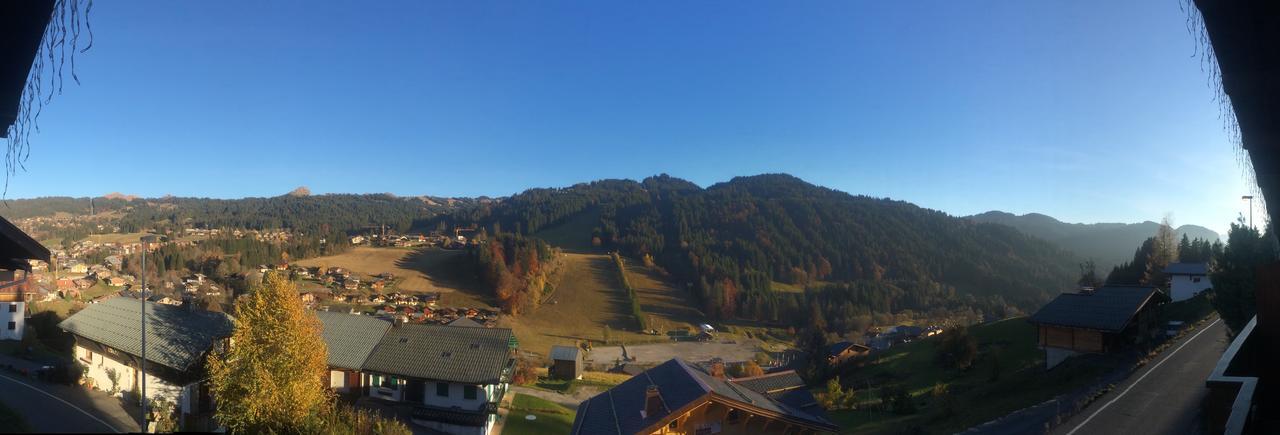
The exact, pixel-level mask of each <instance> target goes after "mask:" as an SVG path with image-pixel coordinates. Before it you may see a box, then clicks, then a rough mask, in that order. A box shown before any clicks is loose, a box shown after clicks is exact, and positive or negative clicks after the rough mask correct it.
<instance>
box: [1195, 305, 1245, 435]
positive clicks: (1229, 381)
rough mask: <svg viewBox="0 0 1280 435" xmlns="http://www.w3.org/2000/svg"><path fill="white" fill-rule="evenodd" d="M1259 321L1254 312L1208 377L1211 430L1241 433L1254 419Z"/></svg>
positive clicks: (1232, 434)
mask: <svg viewBox="0 0 1280 435" xmlns="http://www.w3.org/2000/svg"><path fill="white" fill-rule="evenodd" d="M1257 325H1258V317H1257V316H1254V318H1253V319H1252V320H1249V324H1248V325H1245V327H1244V329H1243V330H1241V331H1240V334H1239V335H1236V338H1235V340H1232V341H1231V346H1229V347H1227V351H1226V352H1223V353H1222V358H1220V359H1218V364H1217V365H1216V366H1214V368H1213V373H1211V374H1210V375H1209V378H1208V379H1206V380H1205V382H1204V384H1205V387H1208V388H1209V397H1208V398H1206V400H1205V418H1207V419H1208V426H1209V431H1210V433H1212V434H1215V435H1216V434H1224V435H1240V434H1245V433H1248V431H1249V429H1250V426H1251V423H1252V421H1253V398H1254V397H1253V396H1254V393H1255V391H1257V388H1258V377H1257V376H1250V375H1254V374H1256V369H1257V367H1254V359H1255V357H1256V355H1257V352H1258V351H1259V350H1258V349H1257V344H1255V343H1256V340H1255V339H1254V335H1253V331H1254V328H1255V327H1257Z"/></svg>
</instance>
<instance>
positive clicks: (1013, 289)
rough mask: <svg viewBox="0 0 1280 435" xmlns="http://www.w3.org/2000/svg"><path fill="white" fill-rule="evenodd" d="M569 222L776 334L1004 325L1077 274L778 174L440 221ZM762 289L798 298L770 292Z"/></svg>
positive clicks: (1032, 242)
mask: <svg viewBox="0 0 1280 435" xmlns="http://www.w3.org/2000/svg"><path fill="white" fill-rule="evenodd" d="M583 213H590V214H591V215H592V216H596V215H598V216H599V218H598V219H593V220H592V221H594V225H593V226H591V227H590V228H588V227H585V226H584V227H583V228H580V229H577V231H578V232H579V234H581V237H583V238H589V239H590V240H591V242H590V243H591V245H594V246H597V247H599V248H600V249H607V250H615V249H616V250H620V251H621V252H623V253H624V254H627V255H631V256H635V257H642V256H644V255H645V254H649V255H652V257H653V258H654V260H655V262H656V263H657V264H658V265H659V266H661V267H662V268H664V269H665V270H666V271H667V272H668V273H670V274H671V275H672V276H673V277H674V279H675V280H676V281H678V282H680V283H682V284H684V285H687V286H690V287H691V288H693V289H694V290H695V294H697V295H699V299H701V301H700V302H701V303H702V305H703V310H704V312H705V313H707V314H708V315H711V316H717V317H722V318H727V317H741V318H749V319H754V320H763V321H784V319H796V318H807V317H809V316H811V315H812V314H813V313H814V312H815V311H816V312H818V313H819V314H818V315H822V316H827V317H831V318H833V320H836V319H838V321H840V322H853V321H854V320H851V319H861V320H858V322H863V321H867V322H869V321H873V320H875V318H874V317H873V316H884V315H887V314H889V313H901V312H903V311H904V310H913V311H915V312H933V313H934V314H937V315H939V316H947V315H953V316H954V315H969V316H982V315H985V316H990V317H994V316H1005V315H1010V314H1014V313H1016V312H1019V311H1021V312H1026V311H1030V310H1032V309H1034V308H1035V307H1037V306H1039V304H1040V303H1042V302H1043V301H1045V300H1047V299H1048V298H1049V297H1050V295H1053V294H1056V293H1058V292H1060V291H1062V290H1065V289H1068V288H1070V287H1071V286H1072V285H1073V282H1074V281H1075V278H1076V272H1077V262H1076V259H1075V258H1073V257H1072V256H1071V255H1070V254H1069V253H1067V252H1065V251H1063V250H1061V249H1059V248H1057V247H1055V246H1053V245H1051V244H1049V243H1047V242H1044V241H1042V240H1039V239H1036V238H1033V237H1030V236H1027V235H1025V234H1023V233H1021V232H1019V231H1017V230H1015V229H1013V228H1010V227H1008V226H1004V225H996V224H982V223H974V222H971V221H967V220H964V219H960V218H955V217H951V216H948V215H946V214H945V213H942V212H938V211H934V210H928V209H924V208H920V207H917V206H915V205H912V204H910V203H906V202H902V201H893V200H888V199H877V198H870V197H865V196H854V195H849V194H846V193H843V192H839V191H835V190H831V189H827V188H823V187H819V186H814V185H812V184H809V183H806V182H804V181H802V180H800V179H798V178H795V177H792V176H789V175H760V176H753V177H738V178H734V179H733V180H731V181H729V182H725V183H720V184H716V185H713V186H710V187H708V188H706V189H702V188H700V187H698V186H697V185H694V184H693V183H690V182H687V181H684V180H680V179H677V178H673V177H669V176H666V175H662V176H656V177H650V178H647V179H645V180H643V181H641V182H634V181H629V180H604V181H597V182H593V183H585V184H578V185H575V186H572V187H568V188H563V189H532V190H529V191H526V192H524V193H522V194H519V195H515V196H513V197H511V198H509V199H506V200H504V201H502V202H500V203H498V204H495V205H486V206H480V207H475V208H468V209H465V210H458V211H455V212H454V213H452V214H450V215H447V216H444V217H442V218H440V221H441V222H445V223H448V224H453V223H459V224H460V223H472V222H475V223H479V224H481V225H483V226H484V227H485V228H488V229H489V230H490V231H497V232H502V231H506V232H517V233H523V234H535V233H537V232H539V231H540V230H543V229H546V228H549V227H555V226H556V225H557V224H559V223H561V222H575V223H577V222H582V221H583V219H575V217H578V216H581V215H582V214H583ZM563 230H564V229H563V228H559V229H557V231H558V232H559V233H564V231H563ZM1128 249H1132V247H1129V248H1127V249H1126V250H1128ZM775 282H776V283H785V284H788V287H803V288H807V290H806V292H805V293H796V292H783V291H775V290H774V284H775ZM877 323H878V322H877ZM844 326H849V325H844ZM832 329H845V328H841V327H837V326H836V325H833V326H832Z"/></svg>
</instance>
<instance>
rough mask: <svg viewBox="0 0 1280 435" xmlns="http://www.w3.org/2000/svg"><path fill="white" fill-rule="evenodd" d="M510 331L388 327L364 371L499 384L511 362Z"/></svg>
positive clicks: (511, 336)
mask: <svg viewBox="0 0 1280 435" xmlns="http://www.w3.org/2000/svg"><path fill="white" fill-rule="evenodd" d="M513 342H514V341H513V335H512V334H511V330H510V329H506V328H459V327H454V326H445V325H422V324H404V325H398V326H393V327H391V328H390V329H387V333H386V335H384V336H383V337H382V341H380V342H379V343H378V346H377V347H375V348H374V349H373V352H372V353H370V354H369V358H368V359H367V360H365V362H364V370H369V371H374V372H379V373H386V374H391V375H399V376H407V377H413V378H421V379H435V380H441V381H449V382H457V383H464V384H477V385H478V384H492V383H497V382H498V381H499V380H500V379H501V378H502V375H503V372H504V370H506V368H507V366H508V362H510V361H511V358H512V354H511V343H513Z"/></svg>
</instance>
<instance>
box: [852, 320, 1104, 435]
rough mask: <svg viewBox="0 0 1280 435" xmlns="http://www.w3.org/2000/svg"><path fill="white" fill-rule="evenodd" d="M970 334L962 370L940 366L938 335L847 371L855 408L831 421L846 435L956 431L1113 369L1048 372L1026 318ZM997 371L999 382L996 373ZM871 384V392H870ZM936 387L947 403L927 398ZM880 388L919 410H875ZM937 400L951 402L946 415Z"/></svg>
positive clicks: (1095, 365)
mask: <svg viewBox="0 0 1280 435" xmlns="http://www.w3.org/2000/svg"><path fill="white" fill-rule="evenodd" d="M970 334H971V335H972V336H973V337H974V339H975V340H976V341H977V343H978V357H977V359H976V361H975V363H974V365H973V367H972V368H971V369H969V370H967V371H959V370H954V369H947V368H943V367H942V366H941V365H939V364H938V363H937V362H936V361H935V358H936V357H937V352H936V349H935V346H936V343H937V342H938V339H937V337H932V338H928V339H924V340H920V341H916V342H913V343H908V344H905V345H901V346H898V347H895V348H892V349H890V350H888V351H885V352H884V353H882V354H880V355H879V356H878V357H877V358H876V359H875V360H874V361H870V362H869V363H868V364H867V365H866V366H865V367H862V368H858V369H851V370H850V371H849V372H847V373H846V376H848V378H846V379H845V381H846V382H845V383H846V385H852V386H853V387H854V388H855V389H857V390H858V397H859V399H860V400H859V402H860V403H859V409H857V410H852V411H835V412H832V413H831V416H832V418H833V419H835V420H836V421H837V422H838V423H840V424H841V427H842V428H843V429H844V433H856V434H870V433H896V432H899V431H903V430H906V429H907V428H920V429H922V430H923V431H924V432H926V433H951V432H957V431H961V430H964V429H966V428H969V427H972V426H974V425H977V424H981V423H983V422H986V421H989V420H992V419H994V418H997V417H1000V416H1003V415H1006V414H1008V413H1010V412H1013V411H1016V410H1018V409H1021V408H1024V407H1027V406H1031V405H1034V404H1037V403H1040V402H1043V401H1045V400H1048V399H1050V398H1052V397H1054V396H1057V395H1059V394H1063V393H1067V392H1070V391H1072V390H1074V389H1076V388H1079V387H1082V386H1085V385H1088V384H1090V383H1092V382H1094V381H1095V380H1096V379H1097V378H1098V376H1100V375H1101V374H1103V373H1105V372H1106V371H1107V370H1109V369H1110V368H1112V367H1114V365H1111V364H1108V362H1107V361H1099V360H1096V359H1094V360H1089V361H1086V360H1084V359H1083V358H1075V359H1072V360H1068V361H1067V362H1065V363H1063V364H1061V365H1059V366H1058V367H1055V368H1054V369H1053V370H1049V371H1045V370H1044V368H1043V365H1044V355H1043V353H1042V352H1041V351H1040V350H1039V349H1038V348H1037V346H1036V328H1035V326H1034V325H1031V324H1030V323H1027V321H1026V318H1015V319H1008V320H1003V321H999V322H995V323H990V324H986V325H981V326H975V327H973V328H971V330H970ZM997 368H998V370H997ZM997 371H998V372H999V376H995V375H994V373H995V372H997ZM868 383H869V384H870V385H872V386H873V387H872V388H871V389H869V390H868V389H867V388H866V387H865V386H866V385H868ZM938 384H943V385H946V387H947V388H948V390H949V391H950V392H949V393H948V394H949V397H947V396H944V397H945V399H934V398H933V397H932V396H931V394H930V392H931V390H932V389H933V388H934V386H935V385H938ZM883 386H897V387H902V388H905V389H906V390H908V391H909V392H911V394H912V395H913V399H914V400H913V401H914V402H915V404H916V406H917V408H918V411H916V412H915V413H914V414H906V415H902V414H894V413H890V412H884V411H880V410H878V409H876V408H877V405H879V404H880V402H881V400H880V390H881V387H883ZM942 400H949V401H950V403H952V408H951V411H950V412H948V410H947V409H946V407H945V406H944V405H943V403H942ZM869 410H871V411H869Z"/></svg>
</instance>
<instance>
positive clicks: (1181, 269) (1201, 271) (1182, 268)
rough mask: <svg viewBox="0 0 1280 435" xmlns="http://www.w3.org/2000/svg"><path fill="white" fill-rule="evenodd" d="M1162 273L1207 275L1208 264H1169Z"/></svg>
mask: <svg viewBox="0 0 1280 435" xmlns="http://www.w3.org/2000/svg"><path fill="white" fill-rule="evenodd" d="M1164 273H1167V274H1170V275H1208V274H1209V263H1169V265H1168V266H1165V268H1164Z"/></svg>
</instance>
